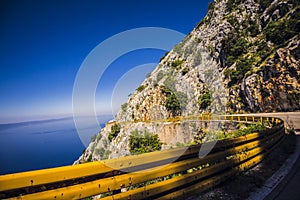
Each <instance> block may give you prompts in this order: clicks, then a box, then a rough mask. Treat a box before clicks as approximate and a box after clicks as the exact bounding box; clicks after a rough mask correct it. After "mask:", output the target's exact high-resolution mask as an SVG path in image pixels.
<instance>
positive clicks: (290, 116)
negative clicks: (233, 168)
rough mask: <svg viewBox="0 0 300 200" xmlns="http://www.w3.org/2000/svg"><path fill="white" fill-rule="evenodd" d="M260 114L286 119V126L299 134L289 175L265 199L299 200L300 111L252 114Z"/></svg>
mask: <svg viewBox="0 0 300 200" xmlns="http://www.w3.org/2000/svg"><path fill="white" fill-rule="evenodd" d="M251 115H252V116H253V115H259V116H270V117H279V118H281V119H283V120H284V122H285V126H286V127H289V128H292V129H294V130H295V131H296V135H297V145H298V148H297V151H298V153H297V152H295V155H296V156H297V157H298V158H296V159H297V160H296V162H295V164H294V166H293V167H292V169H291V170H290V172H289V173H288V175H287V176H286V177H285V178H284V179H283V180H282V181H281V182H280V183H279V185H278V186H277V187H275V188H274V189H273V191H272V192H271V193H270V194H269V195H268V196H267V197H266V198H265V200H285V199H289V200H298V199H300V157H299V155H300V154H299V153H300V152H299V151H300V112H286V113H263V114H251Z"/></svg>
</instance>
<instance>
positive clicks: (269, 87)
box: [76, 0, 300, 163]
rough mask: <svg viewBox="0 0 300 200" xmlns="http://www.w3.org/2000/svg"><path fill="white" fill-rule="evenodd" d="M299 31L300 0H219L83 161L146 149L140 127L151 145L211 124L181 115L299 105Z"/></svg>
mask: <svg viewBox="0 0 300 200" xmlns="http://www.w3.org/2000/svg"><path fill="white" fill-rule="evenodd" d="M299 32H300V6H299V0H285V1H283V0H244V1H242V0H215V1H214V2H212V3H210V4H209V9H208V12H207V15H206V16H205V18H204V19H203V20H202V21H201V22H199V23H198V24H197V26H196V27H195V28H194V29H193V31H192V32H191V33H190V34H189V35H187V36H186V37H185V38H184V39H183V41H182V42H181V43H179V44H178V45H176V46H175V47H174V48H173V50H172V51H170V52H168V53H166V55H165V56H164V57H163V58H161V61H160V63H159V64H158V66H157V67H156V68H155V70H154V71H153V72H152V73H151V74H149V75H148V76H147V78H146V79H145V80H144V82H143V83H142V84H141V85H140V86H139V87H138V88H137V89H136V91H135V93H134V94H133V95H132V96H131V97H130V98H129V99H128V101H127V102H126V103H125V104H123V105H122V109H121V111H120V112H119V113H118V115H117V117H116V119H115V122H112V123H109V124H107V126H106V127H105V128H104V129H102V130H101V131H100V133H99V134H98V136H97V137H96V138H94V141H92V142H91V144H90V145H89V147H88V148H87V149H86V150H85V152H84V153H83V155H82V156H81V157H80V158H79V160H78V161H76V163H82V162H86V161H91V160H101V159H106V158H113V157H119V156H125V155H129V154H131V153H133V152H135V150H136V152H139V151H140V152H143V151H144V150H143V146H141V145H140V146H139V145H137V144H135V143H134V139H136V138H135V136H137V135H138V134H140V135H142V136H143V137H146V138H148V139H149V140H148V141H150V140H151V141H152V142H153V144H154V147H151V148H152V149H151V148H150V149H149V151H151V150H155V148H157V149H160V147H161V143H160V142H162V143H163V145H162V147H163V148H169V147H171V146H174V145H178V144H182V143H189V142H191V141H193V140H194V139H195V137H196V136H197V134H195V132H197V131H198V132H199V130H198V129H197V128H196V127H203V126H205V125H203V124H194V125H191V124H186V123H184V122H182V121H181V122H178V120H175V119H180V118H188V117H189V116H196V115H199V114H201V113H215V114H224V113H244V112H273V111H294V110H300V83H299V82H300V47H299V45H300V34H299ZM167 118H171V119H172V120H169V121H168V122H163V121H164V119H167ZM130 122H134V123H130ZM155 134H157V136H156V135H155ZM152 136H153V137H152ZM154 136H155V137H154ZM136 140H137V139H136ZM147 148H149V146H148V147H147Z"/></svg>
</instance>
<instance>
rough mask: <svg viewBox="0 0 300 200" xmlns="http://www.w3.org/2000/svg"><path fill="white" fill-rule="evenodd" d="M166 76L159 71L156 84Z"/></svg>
mask: <svg viewBox="0 0 300 200" xmlns="http://www.w3.org/2000/svg"><path fill="white" fill-rule="evenodd" d="M164 76H165V75H164V73H163V72H162V71H159V72H158V74H157V76H156V82H159V81H160V80H161V79H162V78H163V77H164Z"/></svg>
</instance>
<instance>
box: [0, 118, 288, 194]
mask: <svg viewBox="0 0 300 200" xmlns="http://www.w3.org/2000/svg"><path fill="white" fill-rule="evenodd" d="M197 119H198V120H230V121H238V122H263V121H268V122H270V123H273V124H274V126H273V127H272V128H269V129H267V130H265V131H262V132H255V133H251V134H248V135H245V136H241V137H237V138H233V139H225V140H220V141H217V142H216V144H215V145H214V147H213V149H212V150H211V151H210V153H209V154H208V155H207V156H205V157H203V158H199V151H200V149H201V150H202V151H203V150H204V151H205V150H206V149H207V150H209V149H208V148H209V146H210V145H207V143H206V144H205V145H194V146H190V147H182V148H176V149H169V150H164V151H157V152H151V153H145V154H140V155H133V156H128V157H122V158H117V159H110V160H103V161H97V162H91V163H85V164H79V165H73V166H65V167H58V168H51V169H43V170H35V171H29V172H21V173H15V174H8V175H2V176H0V198H1V199H5V198H11V199H82V198H86V197H90V196H95V195H99V194H102V198H103V199H105V200H106V199H114V200H116V199H178V198H184V197H186V196H190V195H191V194H192V193H195V192H201V191H204V190H206V189H208V188H211V187H213V186H215V185H217V184H219V183H221V182H223V181H225V180H226V179H227V178H228V177H231V176H232V175H234V174H236V173H238V172H240V171H244V170H247V169H249V168H251V167H253V166H255V165H256V164H258V163H259V162H260V161H261V160H262V159H263V158H264V157H266V156H267V154H268V153H269V152H271V151H272V149H273V148H275V147H276V145H277V144H279V143H280V141H281V140H282V139H283V136H284V123H283V121H282V120H281V119H279V118H269V117H252V116H251V117H249V116H230V115H228V116H200V117H198V118H197ZM103 194H104V195H103ZM102 198H101V199H102Z"/></svg>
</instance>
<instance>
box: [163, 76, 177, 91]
mask: <svg viewBox="0 0 300 200" xmlns="http://www.w3.org/2000/svg"><path fill="white" fill-rule="evenodd" d="M175 84H176V81H175V79H174V78H173V77H172V76H169V77H168V78H166V80H165V81H164V87H165V88H168V89H169V90H171V91H175V90H176V88H175Z"/></svg>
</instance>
